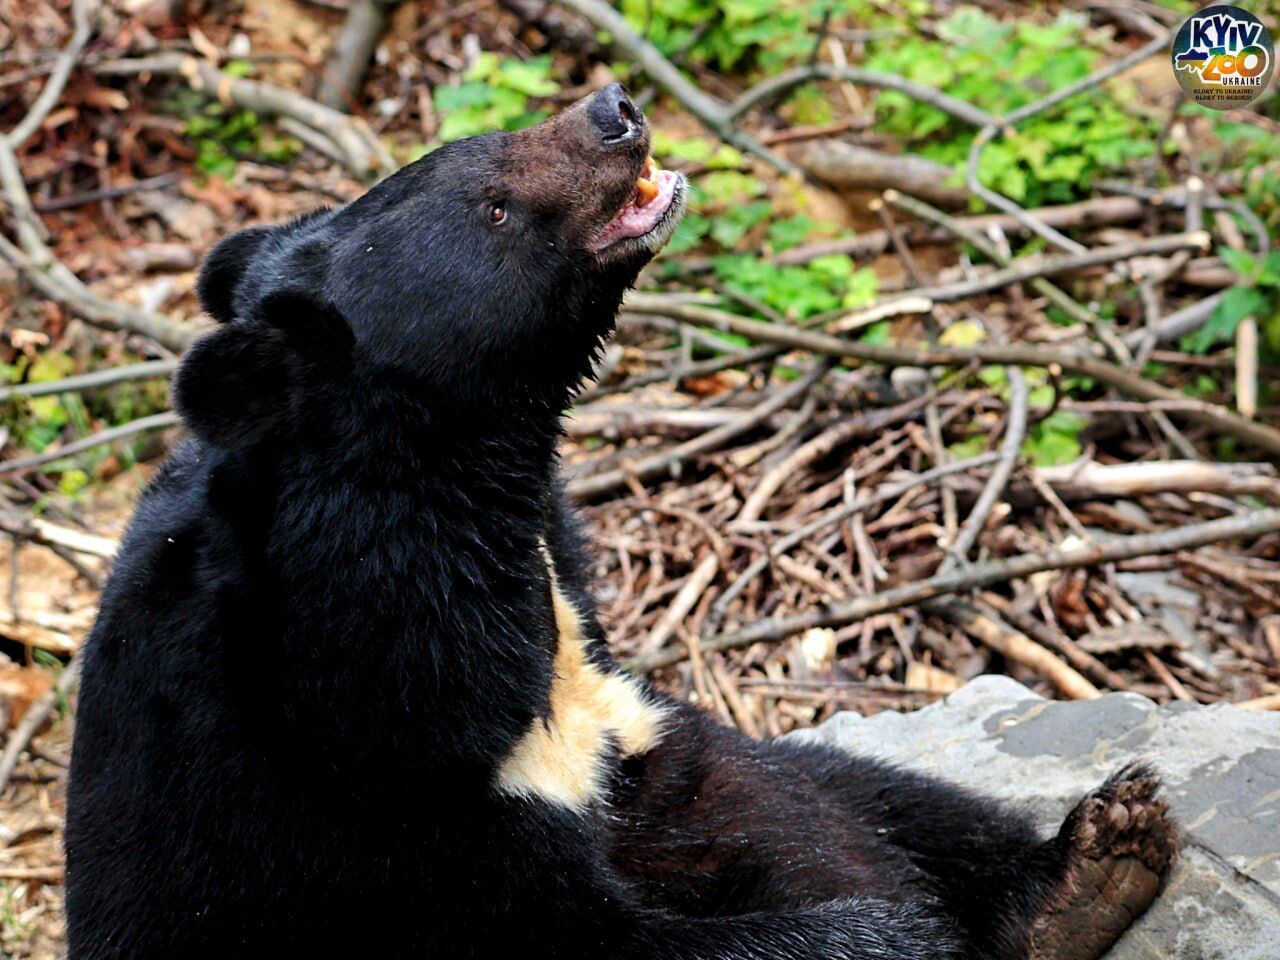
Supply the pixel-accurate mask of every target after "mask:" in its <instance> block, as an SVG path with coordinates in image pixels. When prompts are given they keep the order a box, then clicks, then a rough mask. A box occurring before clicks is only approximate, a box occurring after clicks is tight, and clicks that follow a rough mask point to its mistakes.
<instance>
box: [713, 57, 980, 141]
mask: <svg viewBox="0 0 1280 960" xmlns="http://www.w3.org/2000/svg"><path fill="white" fill-rule="evenodd" d="M811 80H844V81H849V82H850V83H856V84H860V85H861V86H864V87H874V88H876V89H879V90H896V91H898V92H899V93H905V94H906V95H907V96H909V97H911V99H913V100H919V101H920V102H921V103H924V104H928V105H929V106H931V107H935V108H936V109H938V110H941V111H942V112H943V113H946V114H948V115H950V116H953V117H955V118H957V119H958V120H963V121H964V122H965V123H968V124H972V125H973V126H975V127H982V126H986V125H987V124H995V123H999V122H1000V121H999V118H998V117H996V116H994V115H993V114H990V113H987V111H985V110H983V109H981V108H980V107H975V106H974V105H973V104H971V103H966V102H965V101H963V100H957V99H956V98H955V97H951V96H948V95H947V94H945V93H943V92H942V91H941V90H938V89H936V88H934V87H926V86H925V85H924V84H921V83H916V82H915V81H913V80H908V79H907V78H906V77H900V76H898V75H897V74H893V73H877V72H876V71H874V70H863V69H861V68H859V67H839V66H836V65H835V64H832V63H814V64H810V65H809V66H807V67H793V68H792V69H790V70H783V71H782V72H781V73H779V74H776V75H774V76H772V77H770V78H769V79H767V80H764V81H762V82H761V83H758V84H756V85H755V86H754V87H751V88H750V89H749V90H747V91H745V92H744V93H743V94H741V95H740V96H739V97H738V98H737V99H735V100H734V101H733V103H731V104H730V105H729V108H728V110H726V111H724V113H725V117H724V119H725V120H727V121H733V120H737V119H738V118H739V117H741V116H742V115H743V114H744V113H746V112H747V111H748V110H750V109H751V108H752V107H755V106H758V105H759V104H761V103H767V102H769V101H772V100H776V99H777V98H778V97H780V96H781V95H782V94H784V93H786V92H787V91H788V90H791V89H793V88H794V87H798V86H800V85H802V84H805V83H808V82H810V81H811Z"/></svg>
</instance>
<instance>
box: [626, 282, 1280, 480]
mask: <svg viewBox="0 0 1280 960" xmlns="http://www.w3.org/2000/svg"><path fill="white" fill-rule="evenodd" d="M629 303H630V305H631V306H632V307H633V308H634V309H636V310H641V311H643V312H645V313H656V314H660V315H663V316H668V317H672V318H673V319H676V320H681V321H684V322H686V323H691V324H694V325H695V326H702V327H710V328H713V329H717V330H723V331H728V332H730V333H737V334H740V335H741V336H744V337H748V338H750V339H752V340H755V341H757V342H760V343H773V344H776V345H778V346H785V347H789V348H791V349H794V350H809V351H812V352H814V353H821V354H825V355H827V356H830V357H839V358H844V359H848V360H862V361H865V362H869V363H882V364H886V365H889V366H912V367H925V366H929V365H931V364H946V365H956V364H966V363H970V362H972V361H975V360H977V361H980V362H983V363H999V364H1005V365H1013V364H1017V365H1021V366H1026V367H1052V366H1054V365H1057V366H1059V367H1061V368H1062V369H1063V370H1070V371H1072V372H1073V373H1079V374H1082V375H1084V376H1086V377H1093V378H1094V379H1095V380H1098V381H1100V382H1102V383H1105V384H1107V385H1108V386H1110V387H1114V388H1115V389H1117V390H1119V391H1121V392H1122V393H1125V394H1128V395H1129V396H1131V397H1137V398H1138V399H1141V400H1157V401H1165V402H1169V403H1176V404H1179V405H1180V406H1179V408H1178V409H1177V411H1176V412H1177V413H1178V415H1179V416H1181V417H1184V418H1185V419H1187V420H1190V421H1192V422H1194V423H1203V424H1206V425H1209V426H1211V427H1213V428H1214V429H1216V430H1220V431H1224V432H1227V433H1230V434H1232V435H1234V436H1236V437H1239V438H1240V439H1242V440H1244V441H1246V442H1248V443H1251V444H1253V445H1255V446H1257V447H1259V448H1261V449H1263V450H1266V451H1267V452H1269V453H1271V454H1274V455H1277V456H1280V431H1277V430H1275V429H1274V428H1272V427H1268V426H1266V425H1265V424H1261V423H1255V422H1253V421H1250V420H1246V419H1245V418H1243V417H1241V416H1239V415H1238V414H1235V413H1233V412H1231V411H1230V410H1226V409H1223V408H1221V407H1217V406H1215V405H1212V404H1200V405H1197V406H1195V407H1193V408H1187V407H1185V406H1182V405H1184V404H1185V403H1186V401H1187V397H1186V395H1185V394H1183V393H1180V392H1179V391H1177V390H1174V389H1171V388H1169V387H1164V386H1161V385H1160V384H1157V383H1153V382H1151V381H1149V380H1146V379H1144V378H1142V377H1141V376H1138V375H1136V374H1133V373H1131V372H1129V371H1128V370H1125V369H1123V368H1121V367H1118V366H1116V365H1115V364H1112V363H1108V362H1107V361H1105V360H1103V359H1101V358H1100V357H1098V356H1097V355H1096V354H1094V353H1093V352H1091V351H1089V350H1083V349H1076V348H1070V347H1061V348H1054V347H1042V346H1035V345H1030V344H992V343H983V344H976V345H974V346H969V347H944V346H939V345H929V346H922V345H920V346H897V345H891V344H871V343H863V342H861V341H852V340H843V339H841V338H839V337H832V336H830V335H828V334H824V333H817V332H813V331H809V330H796V329H794V328H791V327H783V326H780V325H778V324H770V323H760V322H758V321H755V320H748V319H746V318H745V317H739V316H737V315H736V314H732V313H728V312H726V311H723V310H716V309H712V308H709V307H704V306H701V305H695V304H681V303H678V304H673V303H671V302H670V301H667V300H665V299H664V298H663V297H662V296H660V295H655V294H633V295H632V297H631V299H630V301H629Z"/></svg>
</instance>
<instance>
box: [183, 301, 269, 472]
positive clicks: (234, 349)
mask: <svg viewBox="0 0 1280 960" xmlns="http://www.w3.org/2000/svg"><path fill="white" fill-rule="evenodd" d="M286 340H287V336H286V334H285V333H284V331H282V330H277V329H274V328H272V327H268V326H263V325H261V324H256V323H255V324H246V323H229V324H227V325H226V326H224V327H221V328H219V329H217V330H214V331H213V332H212V333H209V334H206V335H205V336H203V337H201V338H200V339H199V340H197V341H196V342H195V343H194V344H192V345H191V348H190V349H189V350H187V352H186V355H185V356H184V357H183V358H182V364H181V365H180V366H179V367H178V372H177V373H176V374H175V376H174V379H173V402H174V406H175V407H176V408H177V409H178V412H179V413H181V414H182V418H183V420H184V421H186V424H187V426H188V427H189V428H190V429H191V431H192V432H193V433H195V434H196V435H197V436H199V437H201V438H203V439H204V440H207V441H208V442H209V443H211V444H213V445H214V446H219V447H231V446H236V445H238V444H243V443H249V442H252V441H254V440H257V439H260V438H261V437H263V436H265V435H266V434H267V433H269V432H271V431H272V430H273V428H276V427H279V426H282V425H283V424H285V423H286V422H287V421H288V419H289V416H290V414H289V405H290V394H291V381H292V377H293V364H292V363H291V362H290V361H291V359H292V358H291V356H290V354H291V351H290V349H289V347H288V344H287V342H286Z"/></svg>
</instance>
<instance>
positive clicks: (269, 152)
mask: <svg viewBox="0 0 1280 960" xmlns="http://www.w3.org/2000/svg"><path fill="white" fill-rule="evenodd" d="M223 69H224V70H225V72H227V73H230V74H232V75H234V76H240V77H243V76H248V75H249V74H250V73H251V72H252V67H251V65H250V64H248V63H246V62H244V61H240V60H233V61H231V62H230V63H228V64H227V65H226V67H224V68H223ZM169 108H170V109H171V110H172V111H173V112H174V113H176V114H178V115H179V116H180V117H182V118H183V119H184V120H185V126H184V129H183V133H184V134H185V136H186V137H187V139H189V140H191V141H192V143H193V144H194V146H195V150H196V167H197V168H198V169H200V170H201V171H202V172H204V173H206V174H208V175H210V176H214V177H222V178H223V179H227V178H229V177H231V175H232V174H234V173H235V169H236V163H237V162H239V161H240V160H242V159H249V158H252V159H255V160H259V161H263V162H267V163H288V162H289V161H290V160H292V159H293V158H294V157H295V156H296V155H297V153H298V149H299V146H300V145H299V143H298V141H297V140H295V139H294V138H293V137H289V136H284V135H281V134H278V133H275V132H274V131H272V130H271V129H269V128H268V127H266V126H265V125H264V124H263V123H262V120H261V118H260V117H259V116H258V115H257V114H256V113H254V112H253V111H252V110H240V109H236V108H233V107H228V106H226V105H224V104H222V103H219V102H218V101H216V100H206V99H205V98H204V97H202V96H201V95H200V94H198V93H196V92H195V91H193V90H179V91H177V92H176V93H175V94H174V96H173V98H172V99H171V101H170V104H169Z"/></svg>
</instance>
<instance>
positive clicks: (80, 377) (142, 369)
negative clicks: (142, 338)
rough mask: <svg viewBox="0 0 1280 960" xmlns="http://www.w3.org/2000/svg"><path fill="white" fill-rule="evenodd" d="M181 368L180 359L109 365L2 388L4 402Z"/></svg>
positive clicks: (151, 377)
mask: <svg viewBox="0 0 1280 960" xmlns="http://www.w3.org/2000/svg"><path fill="white" fill-rule="evenodd" d="M177 367H178V362H177V361H176V360H147V361H145V362H144V363H131V364H128V365H126V366H123V367H107V368H105V369H103V370H94V371H92V372H90V373H81V374H77V375H76V376H74V377H64V378H63V379H61V380H45V381H42V382H40V383H23V384H19V385H18V386H16V387H4V388H0V403H8V402H9V401H10V400H12V399H13V398H14V397H47V396H52V395H53V394H58V393H80V392H81V391H83V390H95V389H97V388H99V387H109V386H112V385H114V384H117V383H127V382H129V381H132V380H158V379H160V378H161V377H167V376H169V375H170V374H171V373H173V371H174V370H176V369H177Z"/></svg>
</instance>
